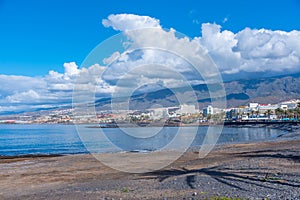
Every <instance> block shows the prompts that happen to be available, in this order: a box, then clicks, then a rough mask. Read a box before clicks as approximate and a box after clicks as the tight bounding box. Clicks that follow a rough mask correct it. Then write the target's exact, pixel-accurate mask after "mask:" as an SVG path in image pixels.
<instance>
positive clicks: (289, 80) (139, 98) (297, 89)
mask: <svg viewBox="0 0 300 200" xmlns="http://www.w3.org/2000/svg"><path fill="white" fill-rule="evenodd" d="M224 87H225V90H226V99H227V106H228V107H235V106H240V105H245V104H247V103H248V102H258V103H277V102H281V101H285V100H289V99H294V98H300V74H293V75H287V76H277V77H271V78H259V79H246V80H237V81H230V82H225V83H224ZM215 88H217V87H215ZM174 90H175V91H176V95H177V96H178V95H179V96H181V97H182V96H184V97H185V98H190V99H192V97H193V92H194V93H195V94H196V96H197V101H198V102H199V107H200V108H202V107H204V106H206V105H208V104H209V103H210V96H209V93H208V89H207V85H205V84H202V85H196V86H193V91H189V90H187V89H185V88H177V89H174ZM176 95H175V94H174V91H172V90H171V89H162V90H159V91H155V92H149V93H145V94H139V95H133V96H132V97H131V99H130V109H141V110H142V109H147V108H150V107H151V106H153V105H155V104H158V105H161V106H176V105H178V104H179V103H178V100H177V98H176ZM117 101H118V100H117ZM110 102H111V100H110V99H109V98H106V99H101V100H98V101H97V102H96V107H97V110H105V109H110ZM119 102H121V101H119ZM120 107H122V103H120Z"/></svg>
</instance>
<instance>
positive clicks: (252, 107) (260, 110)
mask: <svg viewBox="0 0 300 200" xmlns="http://www.w3.org/2000/svg"><path fill="white" fill-rule="evenodd" d="M299 103H300V100H291V101H286V102H281V103H278V104H259V103H249V104H248V105H247V106H239V107H237V108H230V109H227V110H226V119H227V120H248V121H251V120H295V119H296V118H297V119H298V118H299V116H300V109H299V105H300V104H299Z"/></svg>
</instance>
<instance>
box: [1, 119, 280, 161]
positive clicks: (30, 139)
mask: <svg viewBox="0 0 300 200" xmlns="http://www.w3.org/2000/svg"><path fill="white" fill-rule="evenodd" d="M207 129H208V127H199V128H198V129H195V127H181V129H180V130H181V139H179V140H178V141H183V140H185V138H189V139H191V141H192V143H191V144H190V146H192V147H195V146H200V145H201V144H202V143H203V140H204V138H205V135H206V131H207ZM178 130H179V128H178V127H163V128H160V129H158V128H157V127H137V128H122V129H119V128H105V129H100V128H88V125H79V126H77V127H76V126H74V125H52V124H49V125H48V124H36V125H35V124H1V125H0V156H17V155H28V154H46V155H51V154H82V153H89V152H90V151H92V152H97V153H108V152H118V151H133V152H139V151H141V152H142V151H155V150H160V149H162V148H164V146H166V145H168V144H169V143H170V142H172V141H173V140H174V138H175V137H176V134H177V133H178ZM78 131H79V133H80V134H78ZM193 131H195V134H192V132H193ZM283 133H284V132H283V131H281V130H278V129H270V128H229V127H224V128H223V130H222V133H221V135H220V137H218V140H217V141H216V142H217V144H227V143H244V142H256V141H265V140H270V139H274V138H276V137H277V136H278V135H281V134H283ZM112 144H113V145H112ZM178 145H179V146H180V145H181V144H180V142H179V144H178ZM87 149H89V150H87Z"/></svg>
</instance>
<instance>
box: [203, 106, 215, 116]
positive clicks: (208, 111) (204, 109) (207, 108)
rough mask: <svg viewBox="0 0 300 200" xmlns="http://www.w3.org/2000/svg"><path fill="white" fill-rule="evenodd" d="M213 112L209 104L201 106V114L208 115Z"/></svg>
mask: <svg viewBox="0 0 300 200" xmlns="http://www.w3.org/2000/svg"><path fill="white" fill-rule="evenodd" d="M213 114H214V108H213V107H212V106H211V105H208V106H207V107H205V108H203V116H204V117H207V116H208V115H213Z"/></svg>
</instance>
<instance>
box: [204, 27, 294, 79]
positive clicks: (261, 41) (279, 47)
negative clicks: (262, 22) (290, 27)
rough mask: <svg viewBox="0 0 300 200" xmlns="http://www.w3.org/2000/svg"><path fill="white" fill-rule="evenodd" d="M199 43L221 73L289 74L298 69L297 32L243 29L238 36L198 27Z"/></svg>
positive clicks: (226, 31)
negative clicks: (199, 30) (287, 71)
mask: <svg viewBox="0 0 300 200" xmlns="http://www.w3.org/2000/svg"><path fill="white" fill-rule="evenodd" d="M199 41H200V43H201V44H202V45H203V47H204V48H206V49H207V50H208V51H209V52H210V55H211V57H212V58H213V60H214V61H215V62H216V64H217V65H218V67H219V68H220V71H221V72H222V73H229V74H235V73H239V72H243V73H246V72H270V71H273V72H284V71H285V70H289V72H295V71H299V69H300V62H299V61H300V47H299V46H300V32H299V31H291V32H285V31H272V30H266V29H259V30H257V29H250V28H245V29H243V30H241V31H240V32H238V33H233V32H231V31H228V30H224V31H221V26H220V25H216V24H209V23H207V24H202V37H199Z"/></svg>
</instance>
